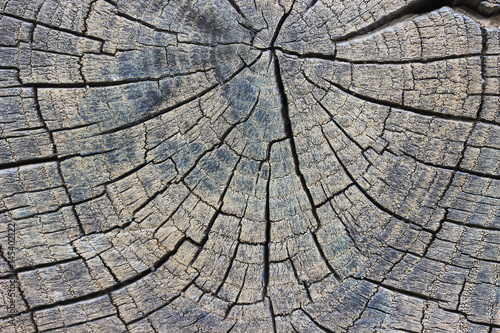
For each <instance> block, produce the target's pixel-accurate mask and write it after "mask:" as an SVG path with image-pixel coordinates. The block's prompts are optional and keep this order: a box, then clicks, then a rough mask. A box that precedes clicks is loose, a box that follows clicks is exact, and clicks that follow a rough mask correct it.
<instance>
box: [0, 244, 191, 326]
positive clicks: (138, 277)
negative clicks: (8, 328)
mask: <svg viewBox="0 0 500 333" xmlns="http://www.w3.org/2000/svg"><path fill="white" fill-rule="evenodd" d="M186 241H187V242H191V241H190V240H189V239H188V238H187V237H183V238H181V239H180V240H179V241H178V242H177V243H176V244H175V247H174V248H173V249H172V251H170V252H168V253H166V254H165V255H163V256H162V257H161V258H160V259H159V260H158V261H156V262H155V263H154V264H153V265H152V266H151V268H148V269H146V270H144V271H142V272H141V273H139V274H137V275H136V276H133V277H131V278H128V279H126V280H124V281H122V282H120V283H117V284H115V285H113V286H111V287H108V288H105V289H102V290H99V291H95V292H92V293H88V294H86V295H83V296H78V297H74V298H70V299H66V300H62V301H56V302H54V303H51V304H43V305H37V306H34V307H31V308H29V309H28V310H25V311H21V312H18V313H17V316H19V315H22V314H25V313H29V312H36V311H41V310H47V309H52V308H55V307H58V306H63V305H70V304H75V303H79V302H82V301H86V300H90V299H94V298H97V297H100V296H104V295H106V294H108V293H110V292H113V291H116V290H119V289H122V288H125V287H127V286H129V285H131V284H133V283H135V282H137V281H139V280H141V279H142V278H144V277H145V276H147V275H149V274H151V273H152V272H154V271H155V270H156V269H158V268H159V267H161V266H162V265H163V264H165V263H166V262H167V261H168V259H170V257H172V256H174V255H175V254H176V253H177V251H178V250H179V248H180V247H181V246H182V244H184V242H186ZM0 319H2V318H0Z"/></svg>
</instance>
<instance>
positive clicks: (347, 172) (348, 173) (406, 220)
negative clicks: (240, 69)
mask: <svg viewBox="0 0 500 333" xmlns="http://www.w3.org/2000/svg"><path fill="white" fill-rule="evenodd" d="M321 132H322V133H323V136H324V137H325V139H326V142H327V143H328V146H329V147H330V150H331V151H332V152H333V154H334V155H335V158H336V159H337V161H338V162H339V164H340V166H341V167H342V169H343V170H344V172H345V173H346V175H347V176H348V177H349V179H350V180H351V182H352V183H353V184H354V185H355V186H356V188H357V189H358V190H359V191H360V192H361V193H362V194H363V195H364V196H365V197H366V198H367V199H368V200H369V201H370V202H371V203H372V204H373V205H374V206H375V207H377V208H378V209H380V210H381V211H383V212H384V213H386V214H388V215H390V216H392V217H394V218H396V219H398V220H400V221H403V222H406V223H408V224H411V225H413V226H416V227H417V228H418V229H419V230H424V231H428V232H430V230H429V229H426V228H425V227H422V226H421V225H419V224H418V223H416V222H414V221H411V220H409V219H407V218H405V217H403V216H401V215H399V214H396V213H394V212H392V211H390V210H389V209H387V208H386V207H384V206H383V205H382V204H380V203H379V202H378V201H377V200H375V198H373V197H372V196H371V195H369V194H368V192H366V190H365V189H364V188H363V187H362V186H361V185H360V184H359V183H358V182H357V181H356V179H355V178H354V176H353V175H352V174H351V172H350V171H349V170H348V169H347V167H346V165H345V164H344V162H342V160H341V159H340V158H339V156H338V154H337V152H336V151H335V149H334V148H333V147H332V145H331V143H330V141H328V139H327V136H326V134H325V132H324V130H323V128H322V127H321Z"/></svg>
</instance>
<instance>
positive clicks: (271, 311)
mask: <svg viewBox="0 0 500 333" xmlns="http://www.w3.org/2000/svg"><path fill="white" fill-rule="evenodd" d="M268 300H269V314H270V315H271V323H272V324H273V332H274V333H276V332H277V331H276V316H275V314H274V308H273V302H272V301H271V297H268Z"/></svg>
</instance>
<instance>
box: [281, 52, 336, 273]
mask: <svg viewBox="0 0 500 333" xmlns="http://www.w3.org/2000/svg"><path fill="white" fill-rule="evenodd" d="M272 58H273V60H274V71H275V76H276V82H277V86H278V92H279V95H280V102H281V117H282V119H283V126H284V131H285V136H286V137H287V138H288V142H289V143H290V151H291V154H292V158H293V162H294V166H295V174H296V175H297V177H298V178H299V180H300V183H301V185H302V189H303V190H304V193H305V194H306V196H307V199H308V201H309V204H310V206H311V213H312V215H313V217H314V219H315V220H316V223H317V228H319V227H320V226H321V220H320V219H319V216H318V212H317V211H316V204H315V203H314V199H313V197H312V194H311V191H310V190H309V188H308V186H307V183H306V179H305V177H304V175H303V174H302V171H300V162H299V155H298V154H297V148H296V146H295V136H294V134H293V129H292V123H291V120H290V113H289V110H288V97H287V95H286V92H285V86H284V84H283V79H282V77H281V70H280V64H279V60H278V57H277V55H276V54H275V53H274V52H273V54H272ZM311 235H312V238H313V240H314V243H315V245H316V248H317V249H318V252H319V254H320V255H321V258H322V259H323V261H324V262H325V264H326V266H327V267H328V269H329V270H330V272H332V273H333V276H334V277H335V279H336V280H337V281H341V278H340V276H339V275H338V273H337V272H336V271H335V270H334V269H333V267H332V265H331V264H330V262H329V261H328V259H327V258H326V256H325V253H324V251H323V249H322V248H321V245H320V243H319V241H318V238H317V236H316V234H315V233H314V232H311Z"/></svg>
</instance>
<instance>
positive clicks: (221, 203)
mask: <svg viewBox="0 0 500 333" xmlns="http://www.w3.org/2000/svg"><path fill="white" fill-rule="evenodd" d="M257 101H258V99H257ZM255 105H257V103H256V104H255ZM254 108H255V106H254ZM252 110H253V109H252ZM242 158H243V155H240V157H239V158H238V161H236V163H235V164H234V167H233V170H231V174H230V176H229V178H228V180H227V183H226V186H225V187H224V190H223V191H222V193H221V195H220V197H219V201H218V202H219V208H218V209H217V210H216V211H215V213H214V215H213V216H212V218H211V219H210V221H209V222H208V225H207V228H206V229H205V232H204V235H203V238H202V239H201V241H200V242H199V244H198V246H199V248H198V250H197V251H196V253H195V255H194V256H193V258H192V259H191V261H190V262H189V266H191V265H192V264H193V263H194V262H195V261H196V259H198V256H199V255H200V254H201V252H202V250H203V247H204V246H205V244H206V243H207V241H208V238H209V236H210V231H211V230H212V227H213V225H214V223H215V220H217V218H218V217H219V215H220V214H221V213H222V207H223V206H224V197H225V195H226V193H227V190H228V189H229V185H230V184H231V181H232V180H233V176H234V173H235V171H236V168H237V167H238V164H239V163H240V161H241V159H242ZM186 187H187V185H186Z"/></svg>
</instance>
